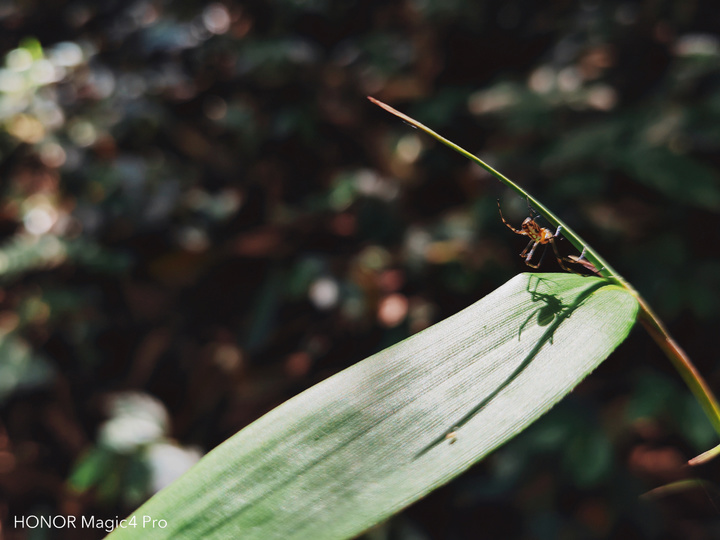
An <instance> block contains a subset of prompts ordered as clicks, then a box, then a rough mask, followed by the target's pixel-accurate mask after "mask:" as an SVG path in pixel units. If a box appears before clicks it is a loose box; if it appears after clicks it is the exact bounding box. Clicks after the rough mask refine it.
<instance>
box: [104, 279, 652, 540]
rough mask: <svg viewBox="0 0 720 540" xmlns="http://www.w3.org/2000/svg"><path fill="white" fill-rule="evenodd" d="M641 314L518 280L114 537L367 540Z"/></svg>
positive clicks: (269, 419)
mask: <svg viewBox="0 0 720 540" xmlns="http://www.w3.org/2000/svg"><path fill="white" fill-rule="evenodd" d="M637 309H638V304H637V302H636V300H635V298H634V297H633V296H632V295H631V294H629V293H628V292H627V291H626V290H625V289H623V288H622V287H619V286H617V285H612V284H609V282H608V281H607V280H605V279H600V278H583V277H580V276H575V275H570V274H522V275H519V276H516V277H515V278H513V279H512V280H511V281H509V282H507V283H506V284H505V285H503V286H502V287H500V288H499V289H497V290H496V291H494V292H493V293H491V294H490V295H488V296H487V297H485V298H483V299H482V300H480V301H478V302H476V303H475V304H473V305H471V306H470V307H468V308H466V309H465V310H463V311H461V312H460V313H457V314H456V315H453V316H452V317H450V318H448V319H446V320H444V321H442V322H440V323H438V324H436V325H434V326H432V327H430V328H428V329H426V330H425V331H423V332H421V333H419V334H417V335H415V336H413V337H411V338H409V339H406V340H405V341H403V342H401V343H399V344H397V345H395V346H393V347H390V348H389V349H386V350H384V351H382V352H380V353H378V354H376V355H374V356H372V357H370V358H368V359H366V360H364V361H362V362H360V363H358V364H356V365H354V366H352V367H350V368H348V369H346V370H345V371H343V372H341V373H338V374H337V375H335V376H333V377H331V378H329V379H327V380H325V381H323V382H321V383H320V384H318V385H316V386H314V387H313V388H311V389H309V390H307V391H306V392H303V393H302V394H300V395H299V396H297V397H295V398H293V399H291V400H289V401H288V402H286V403H284V404H283V405H281V406H279V407H277V408H276V409H274V410H273V411H271V412H269V413H268V414H266V415H265V416H263V417H262V418H260V419H259V420H257V421H256V422H254V423H253V424H251V425H250V426H248V427H247V428H245V429H243V430H242V431H240V432H239V433H238V434H236V435H235V436H233V437H232V438H231V439H229V440H228V441H226V442H225V443H223V444H222V445H220V446H219V447H218V448H216V449H215V450H213V451H212V452H210V453H209V454H208V455H207V456H205V457H204V458H203V459H202V460H201V462H200V463H199V464H197V465H196V466H195V467H194V468H193V469H191V470H190V471H189V472H188V473H187V474H185V475H184V476H183V477H182V478H180V479H179V480H178V481H177V482H175V483H174V484H172V485H171V486H170V487H168V488H166V489H165V490H163V491H161V492H160V493H159V494H157V495H156V496H155V497H153V498H152V499H151V500H150V501H148V502H147V503H146V504H145V505H144V506H142V507H141V508H140V509H139V510H137V512H136V513H135V514H134V516H135V518H136V519H135V527H132V526H129V527H128V528H125V529H122V528H118V529H116V530H115V531H114V532H113V533H112V534H111V535H110V538H111V539H112V540H120V539H122V538H137V537H138V536H139V535H140V534H142V538H173V539H177V538H191V539H196V538H204V539H209V538H217V539H227V538H242V539H243V540H249V539H255V538H257V539H262V540H270V539H283V540H289V539H307V538H313V539H318V540H319V539H340V538H351V537H353V536H356V535H357V534H359V533H361V532H362V531H364V530H366V529H367V528H368V527H371V526H372V525H373V524H375V523H378V522H380V521H382V520H384V519H385V518H387V517H388V516H390V515H392V514H393V513H395V512H397V511H398V510H400V509H401V508H403V507H405V506H407V505H409V504H410V503H412V502H413V501H415V500H417V499H418V498H420V497H422V496H423V495H425V494H427V493H428V492H430V491H431V490H432V489H434V488H436V487H438V486H440V485H441V484H443V483H445V482H447V481H448V480H450V479H451V478H453V477H454V476H457V475H458V474H460V473H461V472H463V471H464V470H466V469H467V468H468V467H470V466H471V465H472V464H473V463H475V462H477V461H478V460H479V459H481V458H482V457H483V456H485V455H486V454H487V453H488V452H490V451H491V450H493V449H495V448H497V447H498V446H499V445H501V444H502V443H504V442H505V441H507V440H508V439H510V438H512V437H513V436H514V435H516V434H518V433H519V432H520V431H522V430H523V429H524V428H525V427H526V426H528V425H529V424H530V423H532V422H533V421H534V420H535V419H537V418H538V417H539V416H540V415H541V414H543V413H544V412H546V411H547V410H548V409H549V408H550V407H551V406H552V405H553V404H554V403H556V402H557V401H558V400H560V399H561V398H562V397H563V396H564V395H565V394H567V393H568V392H569V391H570V390H571V389H572V388H573V387H574V386H575V385H577V384H578V382H580V380H582V379H583V378H584V377H585V376H586V375H587V374H588V373H590V371H592V370H593V369H594V368H595V367H596V366H597V365H598V364H599V363H600V362H601V361H602V360H603V359H604V358H605V357H607V356H608V355H609V354H610V352H611V351H612V350H613V349H615V347H617V345H618V344H619V343H620V342H622V341H623V340H624V339H625V337H626V336H627V334H628V332H629V331H630V328H631V327H632V325H633V323H634V322H635V317H636V314H637ZM147 519H156V520H159V519H164V520H165V521H166V523H167V525H166V527H164V528H160V525H159V522H157V523H156V524H155V525H154V526H152V522H151V521H147V522H146V526H145V528H143V527H142V524H143V523H144V522H145V520H147Z"/></svg>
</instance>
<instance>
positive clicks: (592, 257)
mask: <svg viewBox="0 0 720 540" xmlns="http://www.w3.org/2000/svg"><path fill="white" fill-rule="evenodd" d="M368 99H369V100H370V101H371V102H373V103H374V104H375V105H377V106H379V107H381V108H383V109H385V110H386V111H388V112H389V113H391V114H394V115H395V116H397V117H398V118H401V119H402V120H404V121H405V122H407V123H408V124H410V125H411V126H414V127H416V128H417V129H420V130H422V131H424V132H425V133H427V134H428V135H430V136H431V137H433V138H434V139H436V140H438V141H440V142H441V143H443V144H444V145H446V146H449V147H450V148H452V149H453V150H455V151H456V152H458V153H459V154H462V155H463V156H465V157H466V158H468V159H469V160H471V161H473V162H475V163H477V164H478V165H479V166H480V167H482V168H483V169H485V170H486V171H487V172H489V173H490V174H492V175H493V176H494V177H495V178H497V179H498V180H500V182H502V183H503V184H505V185H506V186H508V187H509V188H510V189H512V190H513V191H515V192H516V193H517V194H518V195H520V196H521V197H523V198H525V199H527V200H528V201H529V202H530V204H532V206H533V208H535V209H536V210H537V211H538V212H539V213H540V214H542V216H543V217H544V218H545V219H547V220H548V221H549V222H550V223H551V224H552V225H553V227H562V235H563V236H564V237H565V238H566V239H567V240H568V241H569V242H570V243H571V244H572V245H573V246H575V248H576V249H577V250H578V251H580V252H581V253H584V254H585V258H586V259H587V260H588V261H590V262H591V263H592V264H593V265H594V266H595V268H596V269H597V270H598V272H599V273H600V275H601V276H603V277H605V278H607V279H608V280H610V281H612V282H614V283H616V284H617V285H619V286H621V287H623V288H624V289H626V290H627V291H628V292H629V293H630V294H632V295H633V296H634V297H635V299H636V300H637V302H638V304H639V306H640V310H639V312H638V318H639V320H640V323H641V324H642V325H643V327H644V328H645V330H647V332H648V333H649V334H650V337H652V338H653V340H655V342H656V343H657V344H658V345H659V346H660V348H661V349H662V351H663V352H664V353H665V355H666V356H667V357H668V358H669V359H670V361H671V362H672V364H673V366H674V367H675V369H676V370H677V371H678V372H679V373H680V376H681V377H682V379H683V380H684V381H685V384H687V385H688V387H689V388H690V390H691V391H692V393H693V394H694V395H695V398H696V399H697V400H698V402H699V403H700V405H701V406H702V408H703V410H704V411H705V414H706V415H707V416H708V418H709V419H710V422H711V423H712V425H713V427H714V428H715V431H716V432H717V433H718V435H720V405H718V401H717V399H716V398H715V396H714V395H713V393H712V390H710V387H709V386H708V385H707V383H706V382H705V380H704V379H703V378H702V375H700V373H699V372H698V371H697V369H696V368H695V366H694V365H693V363H692V362H691V361H690V358H689V357H688V355H687V353H685V351H683V350H682V348H681V347H680V345H678V344H677V342H676V341H675V340H674V339H673V338H672V336H670V334H669V333H668V331H667V329H666V328H665V326H664V325H663V324H662V321H661V320H660V319H659V318H658V317H657V315H655V313H654V312H653V311H652V309H651V308H650V306H649V305H648V303H647V302H646V301H645V299H644V298H643V297H642V296H640V293H639V292H637V291H636V290H635V288H634V287H633V286H632V285H630V283H628V282H627V281H626V280H625V278H623V277H622V276H621V275H620V274H619V273H618V272H617V271H616V270H615V269H614V268H613V267H612V266H610V264H608V262H607V261H606V260H605V259H603V258H602V257H601V256H600V254H599V253H597V252H596V251H595V250H594V249H593V248H592V247H590V246H589V245H588V244H587V243H586V242H585V241H584V240H583V239H582V238H580V236H579V235H578V234H577V233H576V232H575V231H573V230H572V229H571V228H570V227H568V226H567V225H566V224H565V223H564V222H563V221H561V220H560V218H558V217H557V216H556V215H555V214H553V213H552V212H551V211H550V210H549V209H548V208H546V207H545V205H543V204H542V203H541V202H540V201H538V200H537V199H536V198H535V197H533V196H532V195H530V194H529V193H528V192H527V191H525V190H524V189H522V188H521V187H520V186H518V185H517V184H516V183H515V182H513V181H512V180H510V179H509V178H508V177H507V176H505V175H504V174H502V173H501V172H499V171H497V170H495V169H493V168H492V167H491V166H490V165H488V164H487V163H485V162H484V161H483V160H481V159H480V158H479V157H477V156H476V155H474V154H471V153H470V152H468V151H467V150H465V149H464V148H461V147H460V146H458V145H457V144H455V143H454V142H452V141H449V140H448V139H446V138H445V137H443V136H441V135H440V134H438V133H436V132H435V131H433V130H432V129H430V128H428V127H427V126H425V125H423V124H421V123H420V122H418V121H417V120H415V119H413V118H410V117H409V116H407V115H405V114H403V113H401V112H400V111H398V110H396V109H393V108H392V107H390V106H389V105H387V104H385V103H383V102H382V101H378V100H377V99H375V98H372V97H370V96H368Z"/></svg>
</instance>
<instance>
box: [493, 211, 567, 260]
mask: <svg viewBox="0 0 720 540" xmlns="http://www.w3.org/2000/svg"><path fill="white" fill-rule="evenodd" d="M497 204H498V212H500V219H502V221H503V223H504V224H505V225H507V228H508V229H510V230H511V231H512V232H514V233H515V234H521V235H523V236H527V237H528V238H530V242H529V243H528V245H527V246H525V249H523V250H522V252H521V253H520V256H521V257H524V258H525V264H527V265H528V266H529V267H530V268H539V267H540V264H541V263H542V260H543V257H544V256H545V253H543V256H542V257H540V260H539V261H538V263H537V264H533V263H532V258H533V255H534V254H535V249H536V248H537V247H538V246H539V245H547V244H550V245H552V248H553V251H554V252H555V258H556V259H557V261H558V264H559V265H560V267H561V268H562V269H563V270H565V271H566V272H572V270H570V269H569V268H568V267H567V266H565V261H566V260H567V259H565V258H564V257H562V256H561V255H560V252H559V251H558V248H557V245H556V244H555V239H556V238H557V237H558V236H560V231H561V230H562V227H558V228H557V231H555V234H553V233H552V231H551V230H550V229H547V228H545V227H540V225H538V223H537V221H535V219H534V218H533V217H532V214H533V210H532V208H530V206H529V205H528V208H529V209H530V217H526V218H525V221H523V222H522V225H521V226H520V230H518V229H516V228H515V227H513V226H512V225H510V224H509V223H508V222H507V221H506V220H505V218H504V217H503V214H502V209H501V208H500V199H498V202H497ZM528 250H530V251H529V252H528ZM569 262H572V261H569Z"/></svg>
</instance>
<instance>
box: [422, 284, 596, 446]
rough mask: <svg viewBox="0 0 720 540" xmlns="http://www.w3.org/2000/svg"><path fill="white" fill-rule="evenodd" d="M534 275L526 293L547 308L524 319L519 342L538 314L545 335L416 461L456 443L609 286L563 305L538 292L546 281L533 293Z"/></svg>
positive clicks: (591, 291)
mask: <svg viewBox="0 0 720 540" xmlns="http://www.w3.org/2000/svg"><path fill="white" fill-rule="evenodd" d="M532 277H533V275H532V274H531V275H530V278H529V279H528V287H527V289H526V290H527V292H528V293H529V294H530V295H531V299H532V301H533V302H543V303H544V304H545V305H544V306H540V307H538V308H537V309H536V310H535V311H533V312H532V313H531V314H530V316H528V317H527V319H525V321H524V322H523V323H522V325H521V326H520V328H519V330H518V339H520V336H521V333H522V331H523V329H524V328H526V327H527V326H528V324H530V321H531V320H532V318H533V317H534V316H535V315H537V316H538V320H537V322H538V325H539V326H547V329H546V330H545V332H543V334H542V336H541V337H540V339H538V341H537V343H535V345H534V346H533V348H532V349H531V350H530V352H529V353H528V355H527V356H526V357H525V358H524V359H523V361H522V362H521V363H520V365H519V366H518V367H517V368H515V369H514V370H513V372H512V373H511V374H510V375H509V376H508V377H507V378H506V379H505V380H504V381H502V382H501V383H500V384H499V385H498V386H497V388H495V389H494V390H493V391H492V392H491V393H490V394H489V395H488V396H487V397H485V398H484V399H483V400H482V401H481V402H480V403H478V404H477V405H475V407H473V408H472V409H470V410H469V411H468V412H467V413H466V414H465V415H464V416H463V417H462V418H460V419H459V420H457V421H456V422H454V423H453V424H452V426H451V427H450V429H446V430H445V431H444V432H443V433H442V434H441V435H440V436H438V437H437V438H435V439H434V440H433V441H431V442H430V443H429V444H428V445H427V446H425V447H424V448H423V449H422V450H420V451H419V452H418V453H417V454H415V456H414V459H418V458H420V457H422V456H423V455H424V454H426V453H427V452H429V451H430V450H432V449H433V448H434V447H435V446H437V445H438V444H440V443H442V442H444V441H446V440H450V441H451V442H455V440H456V438H457V434H456V432H457V430H459V429H460V428H461V427H462V426H464V425H465V424H467V423H468V422H469V421H470V420H471V419H472V418H473V417H475V415H477V414H478V413H480V411H482V410H483V409H484V408H485V407H486V406H487V405H488V404H489V403H490V402H491V401H492V400H493V399H495V398H496V397H497V396H498V394H500V392H502V391H503V390H504V389H505V388H507V387H508V386H509V385H510V384H511V383H512V382H513V381H514V380H515V379H517V377H518V376H520V374H522V372H523V371H525V369H527V367H528V366H529V365H530V363H531V362H532V361H533V359H534V358H535V357H536V356H537V355H538V353H539V352H540V350H541V349H542V348H543V346H544V345H545V344H546V343H548V342H549V343H550V344H552V343H553V337H554V335H555V331H556V330H557V329H558V328H559V327H560V325H561V324H562V323H563V322H564V321H565V320H567V319H568V318H569V317H570V316H571V315H572V314H573V312H574V311H575V310H576V309H578V308H579V307H580V306H581V305H582V304H583V303H584V302H585V300H587V299H588V298H589V297H590V296H591V295H592V294H593V293H594V292H595V291H597V290H598V289H600V288H602V287H604V286H605V285H606V283H604V282H598V283H596V284H594V285H592V286H590V287H588V288H587V289H585V290H584V291H582V292H581V293H580V294H579V295H578V296H577V297H576V298H575V299H574V300H573V302H572V303H570V304H567V305H566V304H563V303H562V300H561V299H560V298H558V297H557V296H555V295H552V294H545V293H538V292H537V287H538V285H539V284H540V282H541V281H545V280H544V279H543V278H540V277H538V276H535V277H537V279H538V281H537V283H536V285H535V288H534V290H530V281H532Z"/></svg>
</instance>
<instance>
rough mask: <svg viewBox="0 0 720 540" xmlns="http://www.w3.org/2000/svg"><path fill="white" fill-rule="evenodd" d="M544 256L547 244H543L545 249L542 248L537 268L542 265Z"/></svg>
mask: <svg viewBox="0 0 720 540" xmlns="http://www.w3.org/2000/svg"><path fill="white" fill-rule="evenodd" d="M545 255H547V244H545V247H544V248H543V251H542V255H540V260H539V261H538V266H541V265H542V262H543V259H544V258H545Z"/></svg>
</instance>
